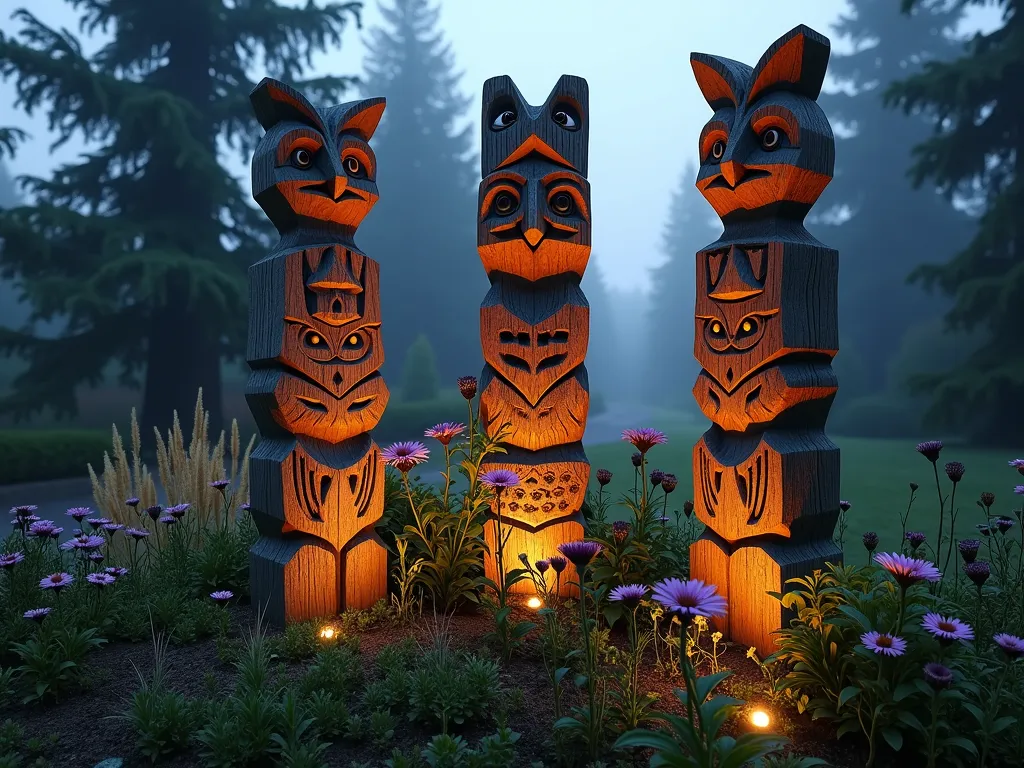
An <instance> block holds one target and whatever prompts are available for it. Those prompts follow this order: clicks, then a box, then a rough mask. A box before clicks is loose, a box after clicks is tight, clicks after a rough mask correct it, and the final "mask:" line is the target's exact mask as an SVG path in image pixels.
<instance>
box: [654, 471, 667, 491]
mask: <svg viewBox="0 0 1024 768" xmlns="http://www.w3.org/2000/svg"><path fill="white" fill-rule="evenodd" d="M664 479H665V473H664V472H662V471H661V470H660V469H652V470H651V485H653V486H654V487H655V488H657V487H658V486H659V485H660V484H661V481H662V480H664Z"/></svg>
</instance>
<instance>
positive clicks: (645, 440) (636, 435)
mask: <svg viewBox="0 0 1024 768" xmlns="http://www.w3.org/2000/svg"><path fill="white" fill-rule="evenodd" d="M622 439H623V440H625V441H626V442H627V443H632V444H633V447H634V448H636V449H637V450H638V451H639V452H640V454H641V455H643V454H645V453H647V452H648V451H649V450H651V448H653V447H654V446H656V445H662V444H664V443H667V442H668V438H666V437H665V433H664V432H661V431H659V430H657V429H651V428H650V427H644V428H642V429H624V430H623V431H622Z"/></svg>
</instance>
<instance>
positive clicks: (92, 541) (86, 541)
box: [60, 533, 107, 552]
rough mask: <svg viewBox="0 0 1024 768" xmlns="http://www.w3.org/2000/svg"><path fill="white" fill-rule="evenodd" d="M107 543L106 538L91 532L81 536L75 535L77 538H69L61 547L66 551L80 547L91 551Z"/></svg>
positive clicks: (79, 548)
mask: <svg viewBox="0 0 1024 768" xmlns="http://www.w3.org/2000/svg"><path fill="white" fill-rule="evenodd" d="M106 543H107V540H106V539H104V538H103V537H102V536H92V535H90V534H85V533H83V534H81V535H79V536H75V538H73V539H68V540H67V541H65V542H64V543H63V544H61V545H60V548H61V549H63V550H64V551H65V552H69V551H71V550H72V549H78V550H83V551H85V552H89V551H91V550H94V549H99V548H100V547H102V546H103V545H104V544H106Z"/></svg>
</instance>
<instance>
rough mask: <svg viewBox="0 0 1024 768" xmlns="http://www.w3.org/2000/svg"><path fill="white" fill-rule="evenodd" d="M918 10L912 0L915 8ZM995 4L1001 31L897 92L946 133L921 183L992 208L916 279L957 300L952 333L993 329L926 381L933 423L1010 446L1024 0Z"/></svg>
mask: <svg viewBox="0 0 1024 768" xmlns="http://www.w3.org/2000/svg"><path fill="white" fill-rule="evenodd" d="M963 2H964V3H968V2H969V3H970V4H971V5H976V6H982V5H992V3H986V2H984V0H963ZM915 5H916V4H915V3H914V2H913V0H904V2H903V6H904V8H905V9H910V8H912V7H914V6H915ZM995 5H996V6H997V7H998V8H999V9H1000V10H1001V11H1002V25H1001V26H1000V27H999V28H998V29H996V30H994V31H992V32H989V33H987V34H982V33H979V34H977V35H976V36H975V37H974V38H972V39H971V40H970V41H969V42H968V44H967V45H966V48H965V51H964V53H963V54H962V55H961V56H960V57H959V58H957V59H955V60H953V61H949V62H931V63H929V64H927V65H926V66H925V68H924V71H923V72H920V73H918V74H916V75H913V76H911V77H908V78H906V79H904V80H902V81H901V82H899V83H894V84H893V85H892V86H891V87H890V88H889V90H888V93H887V94H886V96H887V99H888V101H889V102H890V103H892V104H894V105H898V106H900V107H902V108H903V110H904V111H908V112H918V111H923V112H925V113H927V114H930V115H932V116H934V118H935V119H937V120H938V121H939V124H940V125H941V126H942V130H941V131H939V132H937V133H936V134H934V135H933V136H932V137H930V138H928V139H926V140H925V141H923V142H922V143H921V144H920V145H919V146H918V147H917V148H916V149H915V152H914V156H915V162H914V165H913V168H912V171H913V180H914V182H915V183H916V184H921V185H923V184H924V183H925V182H929V183H931V184H936V185H938V186H939V187H940V188H941V189H942V190H943V191H944V192H945V193H946V194H947V195H950V196H951V195H953V194H955V193H957V192H959V193H962V194H965V195H967V196H970V197H971V198H972V199H973V201H974V202H976V203H978V204H981V205H982V206H983V207H984V213H983V214H982V216H981V218H980V221H979V227H978V230H977V233H976V234H975V236H974V238H973V239H972V240H971V242H970V243H969V244H968V245H967V246H966V247H965V248H964V249H963V250H961V251H960V252H959V253H958V254H956V255H955V256H954V257H953V258H952V259H951V260H950V261H948V262H947V263H945V264H934V263H933V264H928V265H926V266H922V267H920V268H919V269H918V270H917V271H916V272H915V274H914V277H915V278H916V279H919V280H920V281H921V282H923V283H924V284H925V285H928V286H936V287H937V288H939V289H941V290H942V291H943V292H944V293H946V294H948V295H949V296H951V297H953V307H952V309H950V311H949V312H948V314H947V315H946V323H947V325H948V326H949V327H950V328H954V329H964V330H968V331H972V330H976V329H977V330H979V331H983V332H984V334H985V340H984V341H983V343H982V344H981V345H980V346H979V347H978V348H977V350H976V351H975V352H974V353H973V354H972V355H971V356H970V358H969V361H968V363H967V364H961V365H958V366H955V367H951V368H950V369H948V370H946V371H944V372H943V373H941V374H939V375H923V376H921V377H919V378H918V379H917V381H916V385H917V390H918V391H919V392H921V393H929V394H930V395H931V396H932V397H933V398H934V401H933V402H934V406H933V407H932V409H931V411H930V413H929V417H930V418H934V419H936V420H937V422H938V423H940V424H941V423H945V424H952V423H956V422H957V421H959V422H960V423H965V424H966V425H967V428H968V431H969V435H970V437H972V438H973V439H975V440H976V441H978V442H984V443H989V444H1009V443H1011V442H1015V441H1019V440H1020V436H1021V434H1022V433H1024V408H1022V407H1021V403H1022V402H1024V333H1021V330H1020V327H1021V323H1020V316H1021V309H1020V308H1021V296H1024V258H1022V256H1024V216H1022V215H1021V211H1024V179H1022V178H1021V168H1020V164H1021V162H1022V158H1024V112H1022V111H1021V108H1020V104H1021V80H1020V77H1019V75H1018V74H1015V73H1019V72H1021V71H1024V15H1022V12H1024V0H998V2H996V3H995Z"/></svg>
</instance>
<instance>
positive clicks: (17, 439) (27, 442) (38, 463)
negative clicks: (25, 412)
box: [0, 429, 107, 485]
mask: <svg viewBox="0 0 1024 768" xmlns="http://www.w3.org/2000/svg"><path fill="white" fill-rule="evenodd" d="M106 447H107V440H106V436H105V435H104V433H103V432H100V431H98V430H85V429H81V430H71V429H67V430H57V429H3V430H0V485H9V484H14V483H32V482H38V481H43V480H58V479H61V478H65V477H82V476H84V475H85V472H86V467H87V466H88V465H89V463H90V462H95V461H98V460H99V459H100V458H101V457H102V456H103V451H104V450H105V449H106Z"/></svg>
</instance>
